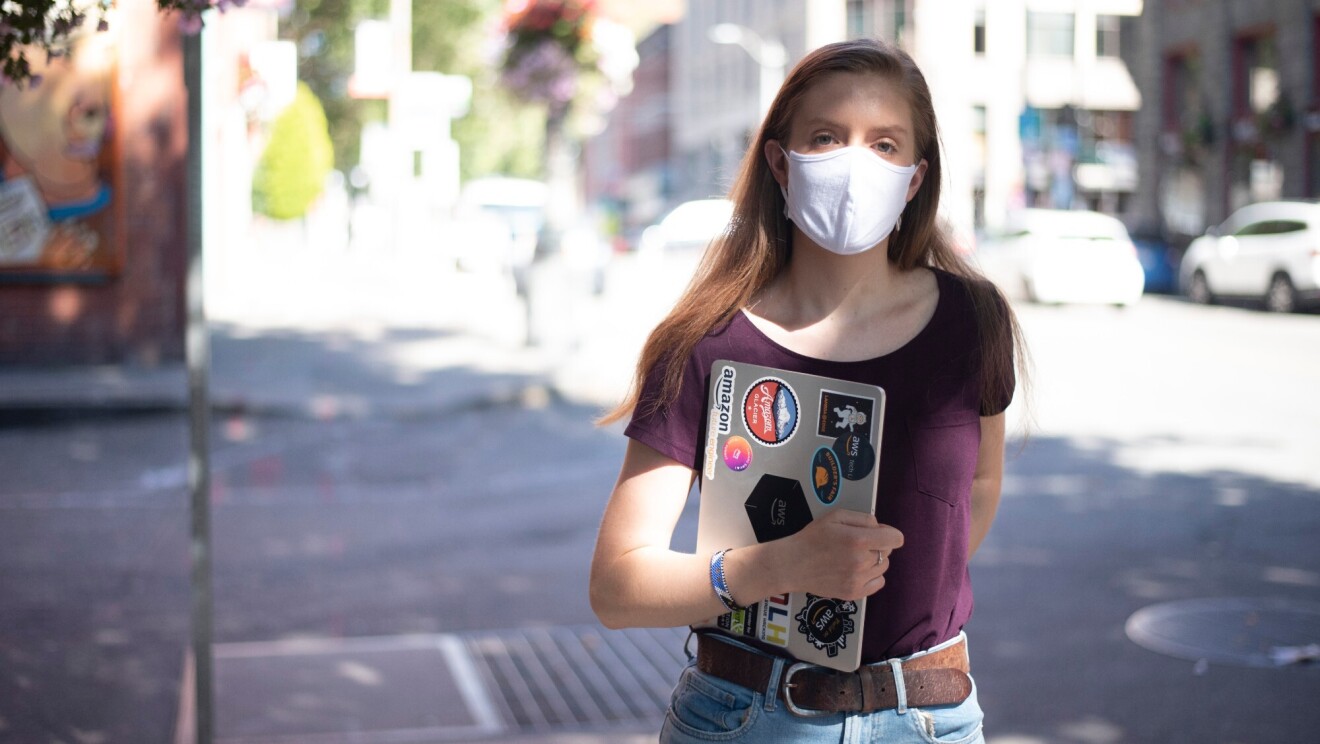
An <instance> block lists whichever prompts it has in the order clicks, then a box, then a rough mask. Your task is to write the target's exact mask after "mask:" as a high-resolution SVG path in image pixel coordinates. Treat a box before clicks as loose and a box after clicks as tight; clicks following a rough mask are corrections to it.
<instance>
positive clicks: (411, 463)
mask: <svg viewBox="0 0 1320 744" xmlns="http://www.w3.org/2000/svg"><path fill="white" fill-rule="evenodd" d="M676 273H678V274H681V272H676ZM661 275H662V274H660V273H658V272H657V269H656V267H654V266H651V267H649V268H648V267H639V266H629V265H621V266H619V267H616V268H615V270H614V272H613V273H612V278H611V284H610V286H609V287H607V291H606V293H605V294H604V295H603V296H602V297H599V298H578V300H577V301H578V302H579V303H580V304H578V305H576V306H575V307H574V309H573V312H574V313H575V315H574V316H573V317H575V318H577V320H571V319H563V318H561V319H560V320H559V321H556V320H554V319H552V322H551V323H550V327H552V328H557V329H558V331H559V335H558V336H553V337H552V338H551V339H550V343H552V344H556V345H557V348H558V350H559V351H558V354H559V356H558V357H557V358H558V359H559V360H560V363H561V364H563V365H565V366H566V367H567V368H570V369H571V370H576V373H577V374H575V375H572V377H573V378H574V379H576V380H577V381H578V382H579V384H578V385H576V386H572V385H570V386H567V387H568V388H569V389H570V394H569V397H567V398H561V397H557V396H553V395H552V396H548V397H547V396H543V395H539V394H533V395H528V396H523V397H515V398H511V399H508V400H505V401H503V402H498V401H497V402H493V403H490V404H489V405H482V406H477V407H473V408H471V409H466V410H461V411H450V412H446V413H443V414H439V413H436V414H432V413H428V412H426V411H424V410H423V411H419V412H418V413H417V414H416V415H411V416H409V415H397V414H395V415H385V416H367V417H364V418H351V417H348V418H336V419H330V420H315V419H310V418H305V417H298V416H263V415H260V414H259V413H258V414H244V413H242V412H232V413H229V414H226V415H224V416H220V417H218V418H217V420H216V421H215V432H214V434H213V440H214V442H215V448H216V452H215V463H214V465H215V474H214V482H215V494H214V512H213V515H214V516H213V518H214V533H215V551H216V566H215V570H216V613H215V627H216V636H217V637H216V640H217V642H220V643H237V642H248V641H267V640H276V639H290V638H326V637H329V638H336V637H359V636H373V637H375V636H395V635H399V634H417V633H464V632H478V631H489V630H491V629H501V628H504V629H516V628H531V627H559V626H577V625H580V624H589V623H592V622H593V621H594V619H593V617H592V615H591V613H590V610H589V607H588V604H587V599H586V589H585V585H586V573H587V563H588V560H589V557H590V553H591V548H592V541H593V539H594V533H595V527H596V524H597V522H598V520H599V517H600V512H601V508H602V506H603V503H604V500H605V498H606V497H607V495H608V493H609V489H610V487H611V485H612V483H613V481H614V478H615V475H616V473H617V467H618V463H619V459H620V456H621V454H622V452H623V447H624V441H623V438H622V436H621V435H620V433H619V431H618V428H617V427H616V428H608V429H601V428H598V427H595V426H594V425H593V424H592V423H591V418H592V417H593V415H594V414H596V413H597V412H598V411H599V410H600V406H601V404H602V403H603V402H604V401H605V400H608V399H610V398H611V397H612V396H614V395H617V393H618V392H619V391H620V390H621V386H622V384H624V382H626V380H624V379H623V375H625V374H626V371H627V369H628V365H629V363H630V358H631V356H632V355H633V354H634V353H635V350H636V346H637V344H638V343H640V339H639V337H638V334H639V332H640V330H639V329H641V328H644V327H645V326H647V325H648V324H650V323H653V322H654V320H655V317H657V315H656V314H657V313H658V312H659V311H660V310H661V309H662V308H663V306H664V302H665V298H672V296H673V292H674V291H675V287H674V283H673V280H672V279H671V280H668V281H664V280H661V279H659V278H658V277H660V276H661ZM447 289H449V290H452V292H453V293H452V294H450V295H448V299H449V302H451V303H457V304H458V306H464V303H469V304H468V305H467V306H470V307H482V308H484V310H483V311H482V312H480V313H470V314H468V315H467V316H466V319H464V318H463V317H459V320H460V321H462V322H461V323H459V325H460V326H462V330H464V332H467V333H471V334H478V335H483V334H484V335H486V336H498V335H499V334H508V336H507V337H506V340H507V338H513V337H515V336H516V335H517V333H516V332H514V331H510V330H509V326H510V324H516V323H517V322H518V319H519V318H520V317H521V316H520V314H519V312H518V310H517V308H516V306H514V305H512V304H510V303H508V302H507V301H506V300H505V299H501V298H506V297H507V295H502V294H501V292H502V290H501V289H500V288H499V285H498V283H494V284H491V283H482V282H480V281H472V280H465V281H463V282H456V283H454V284H452V285H448V286H447ZM355 302H357V303H359V304H361V305H364V306H368V305H369V301H368V300H365V299H363V298H361V297H359V298H356V299H355ZM418 306H419V308H421V310H420V311H419V312H423V313H424V312H425V303H419V305H418ZM557 307H560V308H563V307H564V305H562V304H560V305H557ZM548 312H549V311H548ZM1019 312H1020V314H1021V318H1022V321H1023V324H1024V327H1025V329H1026V332H1027V336H1028V342H1029V344H1030V347H1031V350H1032V354H1033V358H1034V367H1033V375H1032V378H1031V383H1030V387H1029V388H1027V390H1026V391H1025V394H1023V395H1020V396H1019V398H1018V400H1017V401H1016V402H1015V404H1014V407H1013V409H1011V419H1012V423H1011V425H1010V426H1011V429H1012V430H1013V432H1016V435H1015V439H1014V441H1013V442H1011V443H1010V450H1011V453H1010V454H1011V458H1010V460H1009V462H1008V468H1007V481H1006V485H1005V493H1004V499H1003V503H1002V507H1001V510H1000V513H999V517H998V520H997V521H996V524H995V527H994V529H993V530H992V532H991V534H990V537H989V538H988V539H987V541H986V543H985V544H984V546H983V548H982V550H981V552H980V553H979V554H978V555H977V556H976V558H975V560H974V561H973V564H972V572H973V580H974V582H975V586H976V591H977V594H976V596H977V608H976V613H975V616H974V618H973V620H972V622H971V624H970V625H969V627H968V629H967V630H968V633H969V635H970V637H971V645H972V651H973V664H974V668H975V673H976V678H977V682H978V688H979V695H980V698H981V702H982V705H983V706H984V707H985V708H986V710H987V724H986V725H987V729H986V730H987V734H988V739H989V741H990V742H992V743H994V744H1027V743H1029V742H1064V743H1077V744H1105V743H1107V742H1264V741H1279V740H1290V741H1306V740H1309V739H1310V738H1311V737H1313V736H1314V732H1315V731H1316V730H1317V728H1320V706H1316V705H1315V701H1316V700H1317V699H1320V667H1317V666H1316V665H1311V666H1292V667H1287V668H1251V667H1246V666H1240V665H1234V664H1230V663H1219V662H1218V661H1215V662H1214V663H1209V664H1206V663H1197V661H1196V660H1195V659H1191V658H1176V657H1173V656H1168V655H1164V654H1161V653H1156V652H1154V651H1151V650H1148V649H1146V648H1143V647H1141V646H1139V645H1137V644H1135V643H1133V642H1132V641H1131V640H1130V639H1129V638H1128V636H1127V634H1126V632H1125V624H1126V623H1127V621H1128V619H1129V618H1130V617H1131V616H1132V615H1133V613H1135V612H1137V611H1139V610H1141V609H1142V608H1145V607H1148V606H1151V605H1155V604H1158V603H1161V602H1167V601H1173V600H1184V599H1197V598H1238V597H1241V598H1249V599H1251V600H1254V601H1262V602H1263V601H1265V600H1282V601H1287V602H1293V603H1296V605H1295V606H1297V607H1303V606H1304V605H1306V604H1307V603H1309V604H1310V605H1314V604H1316V603H1317V601H1318V600H1320V540H1317V539H1316V535H1317V532H1320V457H1317V456H1316V454H1315V453H1317V452H1320V426H1317V424H1316V422H1318V421H1320V396H1317V395H1315V392H1314V391H1315V386H1316V383H1317V382H1320V316H1316V315H1299V316H1289V317H1277V316H1270V315H1266V314H1264V313H1260V312H1256V311H1252V310H1248V309H1240V308H1202V307H1195V306H1191V305H1187V304H1184V303H1182V302H1179V301H1176V300H1169V299H1164V298H1148V299H1147V300H1145V301H1143V302H1142V303H1141V304H1139V305H1138V306H1136V307H1134V308H1131V309H1129V310H1127V311H1118V310H1114V309H1110V308H1066V307H1060V308H1056V307H1036V306H1024V307H1020V308H1019ZM460 316H461V314H460ZM568 317H569V316H564V318H568ZM249 320H251V319H249ZM386 321H388V322H387V323H386V324H387V325H388V323H389V322H393V323H395V324H398V325H409V327H411V328H412V333H414V334H417V335H418V337H425V334H426V333H427V332H428V331H427V330H426V329H419V328H417V327H416V324H415V323H411V322H410V319H399V318H397V317H395V318H392V319H390V318H387V319H386ZM329 325H333V323H329V322H327V323H322V324H321V325H320V326H318V330H313V331H309V332H308V333H307V335H306V336H305V337H304V340H305V341H306V342H307V343H308V344H309V345H310V346H311V347H315V345H316V343H317V339H318V338H323V339H324V344H325V347H326V348H325V351H326V353H331V352H334V350H335V349H336V348H341V350H342V347H341V346H336V344H340V343H341V342H342V334H341V335H332V336H324V337H323V336H319V335H318V333H321V332H322V331H324V330H325V327H327V326H329ZM261 339H262V334H261V331H260V329H259V328H258V327H257V324H256V323H255V322H253V323H251V324H250V325H249V326H248V327H247V331H245V333H242V334H237V335H236V336H235V337H234V338H233V339H231V341H232V343H231V345H228V346H222V347H219V348H220V350H221V351H225V350H227V352H228V353H234V354H246V353H249V352H252V351H253V350H255V349H258V348H259V347H258V346H256V345H253V344H257V343H259V342H260V341H261ZM336 339H338V341H337V340H336ZM245 342H250V344H249V345H246V346H245V345H244V343H245ZM362 348H363V349H364V350H365V351H363V353H370V349H371V348H372V347H370V346H369V345H366V346H364V347H362ZM309 353H315V349H314V348H312V349H310V351H309ZM219 361H220V360H218V362H217V363H219ZM399 363H400V362H399V360H398V358H397V357H389V358H382V359H377V360H376V361H375V363H374V364H372V365H368V366H367V367H366V368H365V371H363V370H357V371H355V372H354V374H358V373H361V374H378V375H382V376H388V375H390V374H391V371H390V364H396V365H397V364H399ZM447 369H449V368H447V367H442V368H440V369H437V370H434V372H433V374H434V375H436V376H438V378H439V379H441V380H443V379H444V375H445V374H447V373H448V372H447V371H446V370H447ZM474 369H476V370H477V372H476V373H477V374H480V373H481V371H480V370H481V365H479V364H475V363H473V364H466V365H463V370H462V372H463V374H465V375H470V374H473V373H474V372H473V370H474ZM450 371H451V372H452V371H453V370H450ZM454 373H455V374H457V373H456V372H454ZM491 373H492V374H493V372H491ZM583 380H587V381H591V384H582V381H583ZM184 436H185V429H184V428H183V422H182V420H181V418H180V417H179V416H178V415H176V414H168V413H159V414H147V415H138V416H131V417H124V416H106V417H95V418H87V417H75V418H72V419H70V418H67V417H62V416H50V417H47V418H45V419H42V420H23V421H14V420H7V421H5V422H4V425H3V426H0V461H2V462H4V463H5V464H6V465H5V468H6V473H5V478H4V479H3V481H0V510H2V511H3V515H4V516H3V518H0V596H3V597H4V598H5V601H4V602H2V603H0V628H3V629H4V630H0V742H28V741H48V740H49V741H56V740H58V741H68V742H75V741H90V742H118V741H164V740H167V738H168V736H169V735H170V733H171V731H172V726H173V724H174V719H173V716H174V706H175V703H176V701H177V688H176V686H175V685H176V684H177V680H178V676H179V672H178V670H179V669H180V667H181V653H182V648H183V646H184V644H185V643H186V638H187V542H186V529H187V516H186V512H185V511H184V510H183V509H182V508H181V505H180V503H179V502H178V500H177V494H178V485H179V478H180V476H181V473H182V469H181V468H182V463H183V462H184V461H185V458H186V452H185V447H184V441H185V440H184V439H183V437H184ZM1024 436H1025V440H1023V438H1022V437H1024ZM693 505H694V502H690V504H689V510H688V513H687V514H686V515H685V517H684V519H683V521H682V523H681V525H680V529H679V534H678V535H677V536H676V538H675V545H676V546H677V547H679V548H684V547H690V546H691V545H692V544H693V543H694V541H695V522H694V519H693V516H694V515H693V509H692V508H691V507H692V506H693ZM1306 622H1311V621H1310V620H1307V619H1306V618H1304V617H1303V618H1302V619H1300V620H1299V621H1298V625H1297V626H1296V627H1298V628H1307V627H1309V628H1314V627H1315V626H1314V625H1311V626H1306V625H1305V623H1306ZM1187 632H1188V633H1192V634H1194V633H1195V632H1196V629H1195V628H1192V629H1191V630H1189V631H1187ZM1251 633H1252V628H1251V627H1249V626H1246V627H1244V628H1243V629H1241V632H1240V633H1239V635H1240V636H1250V634H1251ZM1249 640H1250V639H1249ZM1294 642H1295V641H1294ZM1311 642H1320V637H1315V638H1311ZM222 724H223V722H222ZM222 727H223V725H222Z"/></svg>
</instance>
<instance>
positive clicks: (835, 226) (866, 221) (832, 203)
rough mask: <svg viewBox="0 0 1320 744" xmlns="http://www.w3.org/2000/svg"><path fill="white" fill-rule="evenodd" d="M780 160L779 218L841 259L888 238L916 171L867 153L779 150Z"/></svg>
mask: <svg viewBox="0 0 1320 744" xmlns="http://www.w3.org/2000/svg"><path fill="white" fill-rule="evenodd" d="M780 149H783V148H780ZM784 155H785V157H787V158H788V189H787V190H784V189H782V188H781V189H780V190H781V191H783V192H784V215H785V216H786V217H788V218H789V219H790V220H793V224H795V225H797V226H798V228H800V229H801V230H802V232H804V233H806V235H807V237H808V238H811V239H812V240H813V241H815V242H816V243H817V244H818V245H820V246H821V247H822V248H825V249H827V250H830V251H833V252H835V253H838V254H840V255H845V256H847V255H851V254H854V253H861V252H862V251H865V250H867V249H869V248H873V247H875V245H876V244H877V243H879V242H880V241H882V240H884V239H885V238H886V237H888V236H889V233H890V232H892V231H893V229H894V224H895V223H897V222H898V218H899V216H900V215H902V214H903V207H905V206H907V190H908V186H909V185H910V184H911V183H912V174H913V173H916V172H917V166H916V165H909V166H906V167H905V166H901V165H894V164H893V163H890V162H889V161H887V160H885V159H884V158H882V157H880V156H879V155H878V154H876V153H875V152H874V151H872V150H871V149H870V148H867V147H857V146H852V147H840V148H838V149H836V150H830V151H829V152H824V153H820V154H816V155H803V154H801V153H797V152H789V151H788V150H784Z"/></svg>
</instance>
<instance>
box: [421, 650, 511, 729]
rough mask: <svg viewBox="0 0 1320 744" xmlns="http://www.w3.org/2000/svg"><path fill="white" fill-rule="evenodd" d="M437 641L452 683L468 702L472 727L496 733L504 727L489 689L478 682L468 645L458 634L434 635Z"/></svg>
mask: <svg viewBox="0 0 1320 744" xmlns="http://www.w3.org/2000/svg"><path fill="white" fill-rule="evenodd" d="M435 642H436V645H437V646H439V647H440V650H441V652H443V653H444V655H445V660H446V661H448V662H449V671H450V673H451V674H453V676H454V683H455V684H457V685H458V691H459V694H461V695H462V696H463V702H465V703H467V708H468V712H469V713H471V714H472V718H473V719H474V720H476V724H475V725H474V726H473V728H474V729H475V730H476V731H479V732H481V733H491V734H493V733H496V732H498V731H502V730H503V729H504V724H503V722H501V721H500V716H499V714H498V713H496V712H495V702H494V701H493V700H491V697H490V692H489V691H488V690H487V689H486V686H485V685H484V684H482V683H481V676H480V675H479V674H478V673H477V667H476V665H475V664H473V663H472V657H471V656H470V655H469V654H468V652H467V647H466V646H464V645H463V641H461V640H459V638H458V636H455V635H450V634H445V635H441V636H437V637H436V639H435Z"/></svg>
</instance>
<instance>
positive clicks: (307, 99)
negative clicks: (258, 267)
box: [252, 83, 335, 220]
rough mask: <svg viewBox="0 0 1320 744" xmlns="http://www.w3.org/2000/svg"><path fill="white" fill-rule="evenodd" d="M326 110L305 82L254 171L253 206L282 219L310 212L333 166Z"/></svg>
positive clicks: (282, 115)
mask: <svg viewBox="0 0 1320 744" xmlns="http://www.w3.org/2000/svg"><path fill="white" fill-rule="evenodd" d="M334 165H335V155H334V149H333V146H332V145H331V143H330V133H329V127H328V126H327V124H326V117H325V110H324V109H323V108H322V107H321V102H320V101H319V100H318V99H317V97H316V94H315V93H313V92H312V89H311V88H310V87H308V86H307V84H306V83H299V84H298V92H297V94H296V95H295V96H294V99H293V103H291V104H289V106H288V107H287V108H285V109H284V111H282V112H281V113H280V115H279V116H278V117H276V118H275V122H274V123H273V124H272V125H271V130H270V140H269V141H268V142H267V143H266V150H265V152H263V153H262V154H261V160H260V161H258V163H257V169H256V172H255V173H253V174H252V208H253V209H254V210H255V211H256V212H257V213H259V214H264V215H266V216H267V217H273V218H275V219H277V220H291V219H296V218H298V217H302V216H303V215H305V214H307V209H308V208H309V207H310V206H311V205H312V203H313V202H314V201H316V197H318V196H320V195H321V190H322V188H323V187H324V185H325V178H326V176H327V175H328V174H329V173H330V170H331V169H332V168H334Z"/></svg>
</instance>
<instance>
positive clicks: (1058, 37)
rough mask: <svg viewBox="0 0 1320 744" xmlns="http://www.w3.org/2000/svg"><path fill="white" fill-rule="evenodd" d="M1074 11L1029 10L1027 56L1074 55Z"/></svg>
mask: <svg viewBox="0 0 1320 744" xmlns="http://www.w3.org/2000/svg"><path fill="white" fill-rule="evenodd" d="M1073 24H1074V17H1073V14H1072V13H1037V12H1035V11H1031V10H1029V11H1027V56H1028V57H1071V56H1073Z"/></svg>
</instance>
